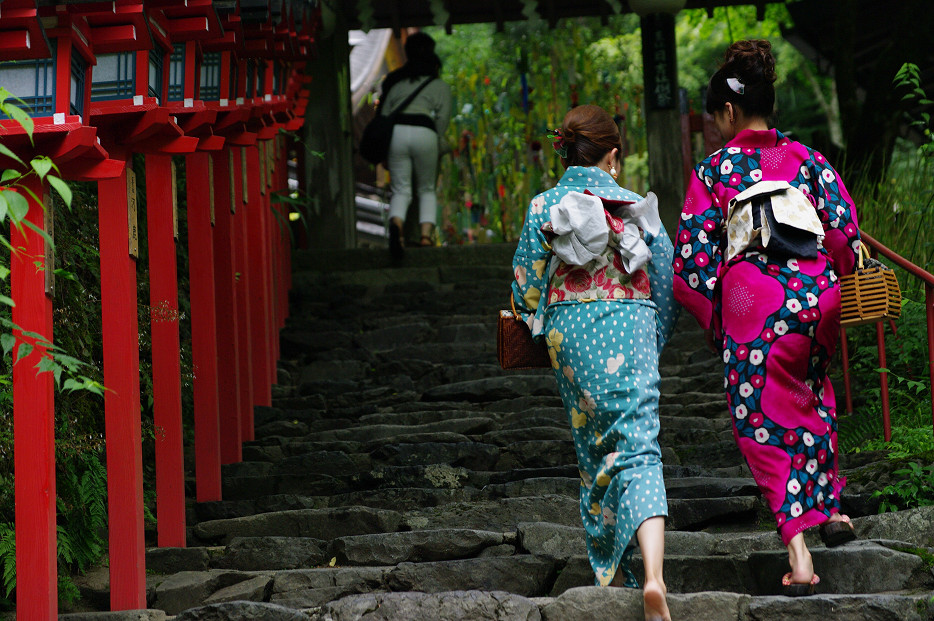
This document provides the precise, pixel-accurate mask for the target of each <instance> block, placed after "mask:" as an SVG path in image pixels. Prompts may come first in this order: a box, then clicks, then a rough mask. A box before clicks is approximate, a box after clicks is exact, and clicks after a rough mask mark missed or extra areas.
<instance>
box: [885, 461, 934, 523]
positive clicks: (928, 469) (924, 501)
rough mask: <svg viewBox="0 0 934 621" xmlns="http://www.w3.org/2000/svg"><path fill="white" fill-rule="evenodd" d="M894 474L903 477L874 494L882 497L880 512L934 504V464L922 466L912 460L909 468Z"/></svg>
mask: <svg viewBox="0 0 934 621" xmlns="http://www.w3.org/2000/svg"><path fill="white" fill-rule="evenodd" d="M892 474H893V475H896V476H900V477H902V478H901V480H899V481H898V482H896V483H893V484H892V485H887V486H885V487H884V488H882V489H881V490H879V491H876V492H874V493H873V495H872V497H873V498H881V499H882V500H881V502H880V504H879V513H885V512H886V511H899V510H901V509H910V508H912V507H927V506H931V505H934V464H928V465H927V466H921V465H920V464H918V463H917V462H910V463H909V464H908V467H907V468H902V469H900V470H896V471H894V472H893V473H892Z"/></svg>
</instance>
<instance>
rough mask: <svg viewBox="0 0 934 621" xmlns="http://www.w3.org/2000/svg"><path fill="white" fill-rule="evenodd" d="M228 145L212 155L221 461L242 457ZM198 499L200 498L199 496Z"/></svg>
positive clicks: (225, 461)
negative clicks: (213, 156) (215, 155)
mask: <svg viewBox="0 0 934 621" xmlns="http://www.w3.org/2000/svg"><path fill="white" fill-rule="evenodd" d="M229 157H230V149H229V148H227V149H224V150H223V151H221V152H220V153H219V154H218V155H217V157H215V158H214V179H213V183H214V294H215V310H216V313H217V326H216V327H217V386H218V397H219V405H218V411H219V415H220V431H221V435H220V445H221V463H223V464H232V463H235V462H238V461H240V460H241V459H242V445H241V431H240V412H241V411H242V409H241V408H242V406H241V404H240V398H241V390H240V355H241V352H240V345H239V341H238V338H239V330H238V327H237V325H238V320H239V317H238V313H237V309H236V289H235V287H236V283H235V280H234V252H235V249H234V246H233V240H234V238H233V235H232V230H231V227H232V217H233V216H232V215H231V209H230V206H231V200H232V199H231V192H230V185H231V182H232V178H231V174H233V173H232V172H231V170H230V159H229ZM198 500H199V501H201V500H202V498H201V497H200V495H199V497H198Z"/></svg>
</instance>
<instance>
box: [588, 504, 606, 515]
mask: <svg viewBox="0 0 934 621" xmlns="http://www.w3.org/2000/svg"><path fill="white" fill-rule="evenodd" d="M590 515H603V509H601V508H600V503H599V502H595V503H593V504H592V505H590Z"/></svg>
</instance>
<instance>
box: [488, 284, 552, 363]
mask: <svg viewBox="0 0 934 621" xmlns="http://www.w3.org/2000/svg"><path fill="white" fill-rule="evenodd" d="M509 297H510V302H512V310H511V311H510V310H501V311H499V324H498V325H497V328H496V357H497V359H498V360H499V364H500V366H501V367H503V368H504V369H541V368H545V367H550V366H551V358H549V356H548V347H547V346H546V345H545V344H544V343H536V342H535V340H533V339H532V331H531V330H529V326H528V325H527V324H526V323H525V322H524V321H522V317H520V316H519V313H517V312H516V302H515V300H513V299H512V296H511V295H510V296H509Z"/></svg>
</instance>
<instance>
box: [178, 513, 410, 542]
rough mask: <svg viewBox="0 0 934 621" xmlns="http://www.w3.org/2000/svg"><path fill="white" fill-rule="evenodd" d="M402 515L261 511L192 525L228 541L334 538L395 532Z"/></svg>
mask: <svg viewBox="0 0 934 621" xmlns="http://www.w3.org/2000/svg"><path fill="white" fill-rule="evenodd" d="M401 521H402V514H400V513H398V512H396V511H385V510H381V509H370V508H368V507H347V508H335V509H299V510H297V511H279V512H276V513H261V514H259V515H250V516H247V517H242V518H232V519H227V520H214V521H211V522H201V523H200V524H198V525H197V526H195V528H194V533H195V536H196V537H198V538H199V539H201V540H202V541H216V542H221V543H230V541H231V540H232V539H233V538H234V537H263V536H280V537H308V536H317V537H318V538H320V539H327V540H330V539H333V538H336V537H346V536H347V535H364V534H367V533H385V532H394V531H396V530H398V529H399V525H400V523H401Z"/></svg>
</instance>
